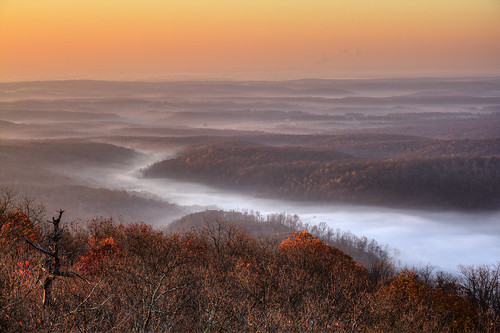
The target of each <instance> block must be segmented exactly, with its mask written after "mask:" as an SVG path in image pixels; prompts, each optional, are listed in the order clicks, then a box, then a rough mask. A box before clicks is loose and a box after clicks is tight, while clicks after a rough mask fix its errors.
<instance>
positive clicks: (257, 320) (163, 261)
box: [0, 205, 500, 332]
mask: <svg viewBox="0 0 500 333" xmlns="http://www.w3.org/2000/svg"><path fill="white" fill-rule="evenodd" d="M61 217H63V211H60V212H59V216H58V217H54V218H53V219H52V221H51V222H50V223H48V224H45V225H41V224H39V223H34V221H32V220H31V219H30V218H28V217H27V215H26V213H25V212H24V211H21V210H14V209H9V208H8V207H5V206H3V205H1V206H0V230H1V231H0V241H1V243H2V246H1V247H0V258H1V260H0V330H1V331H2V332H17V331H38V332H54V331H73V332H74V331H86V332H102V331H114V330H116V331H122V332H124V331H127V332H179V331H186V332H298V331H302V332H320V331H332V332H353V331H362V332H497V331H498V330H499V329H500V307H499V306H498V305H499V304H500V303H499V296H500V292H499V291H500V289H499V285H500V281H499V274H500V266H491V267H490V266H480V267H474V266H469V267H464V269H463V270H462V276H460V277H453V276H448V275H445V274H441V275H439V276H438V277H437V278H435V279H432V280H429V279H425V280H424V279H422V278H421V277H420V275H419V273H418V272H414V271H411V270H403V271H401V272H399V273H397V274H395V275H393V276H390V277H387V278H386V277H382V276H380V275H379V276H376V275H373V274H370V272H369V271H368V270H367V269H366V268H364V267H363V266H361V265H359V264H358V263H356V262H355V261H354V260H353V259H352V258H351V257H350V256H349V255H347V254H345V253H343V252H342V251H340V250H339V249H337V248H335V247H332V246H329V245H327V244H325V243H324V242H323V241H321V240H320V239H319V238H318V237H315V236H313V235H312V234H310V233H309V232H306V231H302V232H298V231H297V232H294V233H293V234H291V235H290V236H289V237H288V238H287V239H285V240H283V241H282V242H279V241H276V240H275V239H273V238H261V239H256V238H254V237H251V236H249V235H248V234H246V233H245V232H243V231H241V230H240V229H238V228H237V227H235V226H234V225H231V224H230V223H229V221H224V220H220V219H219V220H214V221H210V222H208V223H207V224H205V225H204V226H203V227H201V228H199V229H198V230H192V231H188V232H185V233H166V232H162V231H160V230H156V229H153V228H152V227H151V226H149V225H146V224H130V225H123V224H116V223H114V222H113V221H112V220H109V219H94V220H92V221H89V223H88V224H86V225H85V226H81V225H80V226H78V225H71V224H70V225H64V222H61ZM51 224H52V226H51Z"/></svg>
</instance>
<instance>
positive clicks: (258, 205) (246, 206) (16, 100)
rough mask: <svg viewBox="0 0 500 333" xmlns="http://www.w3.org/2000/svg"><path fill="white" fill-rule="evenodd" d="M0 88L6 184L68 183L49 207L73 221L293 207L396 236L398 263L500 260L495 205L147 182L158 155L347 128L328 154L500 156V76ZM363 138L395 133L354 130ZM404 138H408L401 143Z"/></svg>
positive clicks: (312, 219)
mask: <svg viewBox="0 0 500 333" xmlns="http://www.w3.org/2000/svg"><path fill="white" fill-rule="evenodd" d="M0 92H1V94H0V158H1V159H2V164H1V165H0V185H1V186H12V187H16V188H21V189H23V190H24V189H29V190H33V189H36V191H34V193H36V194H37V195H39V196H40V198H41V199H46V198H48V197H50V196H51V195H52V194H53V193H57V192H59V191H60V190H61V187H57V186H72V187H71V190H67V192H64V193H69V194H70V195H65V194H61V195H60V196H59V197H54V196H52V201H51V204H54V205H55V204H56V203H58V201H59V202H62V203H63V204H64V205H68V207H60V206H55V207H48V209H49V210H50V209H59V208H64V209H66V210H67V212H68V213H67V215H65V216H72V215H71V213H72V211H73V212H74V211H76V210H77V209H76V208H78V214H77V213H75V214H74V215H73V216H75V217H78V218H81V219H85V218H90V217H92V215H95V214H103V215H106V214H111V213H110V210H113V212H114V214H116V215H114V216H122V214H123V216H131V217H132V218H133V219H141V220H144V221H145V222H149V223H155V224H158V225H163V224H166V223H169V222H170V221H172V219H174V218H178V217H180V216H182V215H183V214H187V213H189V212H195V211H200V210H204V209H207V208H212V209H213V208H217V209H224V210H238V211H258V212H260V213H263V214H269V213H290V214H297V215H298V216H299V217H300V218H301V220H302V221H303V222H307V223H311V224H317V223H320V222H326V223H327V224H328V225H329V226H330V227H331V228H333V229H337V228H339V229H341V230H342V231H351V232H352V233H354V234H356V235H358V236H366V237H368V238H373V239H375V240H376V241H377V242H378V243H381V244H387V245H388V246H389V247H390V248H391V249H393V255H394V256H395V258H396V260H399V261H400V264H401V265H409V266H413V265H415V266H422V265H427V264H431V265H437V266H439V268H440V269H443V270H448V271H452V272H454V271H455V270H456V267H457V265H458V264H492V263H495V262H496V261H498V260H499V259H500V223H498V221H500V204H499V205H498V207H497V209H496V210H490V211H487V212H479V211H462V210H451V209H449V208H440V209H436V208H433V209H426V208H425V207H421V208H420V207H419V209H403V208H387V207H378V206H366V205H354V204H321V203H318V202H307V201H305V200H303V201H301V202H292V201H286V200H276V199H274V198H273V197H269V196H268V197H256V196H255V195H254V194H249V193H248V192H245V189H244V188H239V189H236V190H234V191H233V190H228V189H227V188H228V187H227V186H226V187H223V185H222V184H221V185H220V187H219V186H207V185H204V184H202V183H201V182H198V183H196V182H188V181H185V178H184V180H180V179H181V178H176V179H173V178H172V177H170V178H169V177H164V178H161V179H149V178H144V177H142V176H141V169H144V168H147V167H148V166H150V165H151V164H152V163H154V162H157V161H161V160H163V159H166V158H172V157H174V156H176V154H179V153H182V152H183V150H184V149H185V148H187V147H190V146H193V145H203V144H208V143H210V142H221V141H222V140H223V139H224V138H226V139H227V140H228V141H227V142H230V143H231V142H237V140H240V141H244V142H253V144H260V145H266V144H268V145H275V146H301V145H303V146H304V147H315V148H318V147H317V146H315V145H314V144H315V143H314V139H311V138H310V137H307V136H316V135H318V134H320V135H323V137H321V138H320V139H321V140H323V139H325V137H324V136H332V137H334V136H339V137H341V136H342V135H349V137H347V138H346V140H344V141H343V140H339V141H335V140H333V139H332V137H330V138H329V139H328V138H327V139H328V140H330V139H331V140H330V141H328V140H326V141H325V142H324V143H323V146H322V147H320V148H323V149H330V148H331V147H329V145H330V144H332V145H335V147H333V148H335V149H338V150H340V151H342V149H344V150H343V151H344V152H347V153H349V154H353V158H374V159H375V158H406V157H415V156H421V155H418V154H421V153H422V151H423V152H425V153H426V154H427V155H425V156H431V157H436V156H441V155H443V154H449V155H453V154H455V155H456V154H462V155H465V156H467V157H471V156H476V155H477V156H480V157H484V158H491V157H493V158H498V157H499V156H500V139H499V133H500V131H499V129H500V116H499V115H500V79H499V78H470V79H466V78H458V79H438V78H436V79H425V78H422V79H386V80H385V79H384V80H340V79H339V80H296V81H284V82H244V81H242V82H158V83H146V82H142V83H141V82H98V81H61V82H57V81H56V82H19V83H3V84H2V85H1V86H0ZM367 134H368V135H372V137H376V136H377V135H382V140H386V141H383V142H382V144H381V145H378V143H375V144H374V143H373V142H361V141H362V140H359V137H356V136H360V135H361V136H362V135H367ZM383 135H386V137H383ZM389 135H394V136H396V138H394V137H389ZM409 136H414V137H412V138H411V140H412V141H411V143H409V142H410V141H404V142H403V143H402V144H399V143H398V144H394V145H392V143H393V142H395V141H391V140H396V139H397V140H399V139H398V138H406V139H407V138H408V137H409ZM365 138H366V137H365ZM370 138H371V137H370ZM384 138H385V139H384ZM14 139H15V140H14ZM42 139H43V140H42ZM306 139H308V140H312V141H310V142H307V143H306V142H303V141H304V140H306ZM406 139H405V140H406ZM470 139H475V140H476V141H474V142H472V143H471V141H470ZM231 140H233V141H231ZM321 140H320V141H321ZM356 140H358V141H356ZM433 140H434V141H433ZM440 140H441V141H440ZM460 140H462V141H460ZM331 142H335V143H331ZM339 142H340V143H339ZM457 142H458V144H457ZM75 143H82V145H81V146H78V145H76V144H75ZM386 143H387V144H386ZM309 144H311V146H308V145H309ZM317 144H319V143H317ZM370 144H371V145H370ZM412 144H413V145H414V146H412ZM430 145H434V146H430ZM325 147H326V148H325ZM429 147H431V148H432V149H431V148H429ZM436 147H437V148H436ZM443 147H444V148H443ZM125 148H126V149H125ZM412 149H413V150H412ZM419 149H420V150H419ZM447 149H448V150H447ZM432 154H434V155H432ZM453 156H454V155H453ZM497 171H498V170H497ZM108 190H111V192H106V191H108ZM120 191H121V192H120ZM123 191H125V192H123ZM124 193H126V194H131V195H130V196H127V195H124ZM63 199H65V200H64V201H63ZM173 204H175V205H173ZM89 205H92V207H91V206H89ZM124 206H127V207H124ZM138 207H142V210H141V209H139V208H138ZM104 208H108V209H104ZM125 208H127V209H125ZM85 213H87V214H88V215H89V216H86V215H84V214H85ZM134 213H135V214H134ZM143 214H146V215H144V216H142V215H143Z"/></svg>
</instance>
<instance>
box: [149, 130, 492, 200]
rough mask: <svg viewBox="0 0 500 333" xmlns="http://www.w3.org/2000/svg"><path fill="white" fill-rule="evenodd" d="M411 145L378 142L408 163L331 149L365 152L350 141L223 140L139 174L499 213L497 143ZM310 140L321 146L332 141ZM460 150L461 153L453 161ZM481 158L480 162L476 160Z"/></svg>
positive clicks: (305, 196)
mask: <svg viewBox="0 0 500 333" xmlns="http://www.w3.org/2000/svg"><path fill="white" fill-rule="evenodd" d="M414 141H415V139H406V140H397V141H384V142H381V141H379V142H378V145H377V147H378V151H381V152H383V151H395V150H400V151H401V150H405V151H407V153H406V154H404V155H407V156H408V157H399V158H362V157H354V154H355V153H353V154H352V155H351V154H347V153H345V152H341V151H337V150H335V149H337V148H338V149H339V150H342V149H346V147H347V145H351V146H352V147H351V148H350V151H351V152H352V151H353V150H355V149H357V151H358V153H359V151H360V149H367V148H366V145H369V147H370V144H369V143H366V142H363V143H356V142H352V141H351V142H347V143H344V144H343V145H331V146H330V148H329V149H326V148H305V147H290V146H287V147H271V146H265V145H251V144H242V143H241V142H239V141H238V142H236V143H233V141H228V142H224V143H215V144H207V145H199V146H194V147H192V148H189V149H186V150H185V151H184V152H183V153H181V154H179V155H178V156H177V157H176V158H173V159H169V160H164V161H161V162H157V163H155V164H153V165H151V166H150V167H148V168H147V169H145V170H143V174H144V176H145V177H153V178H161V177H167V178H179V179H184V180H189V181H198V182H204V183H207V184H210V185H214V186H223V187H227V188H231V189H237V190H238V189H239V190H245V191H251V192H254V193H256V194H258V195H264V196H267V197H278V198H286V199H292V200H307V201H320V202H350V203H360V204H374V205H389V206H403V207H434V208H455V209H456V208H458V209H498V208H499V207H500V188H499V187H498V186H495V185H494V184H499V183H500V160H499V158H498V157H496V155H497V154H498V148H497V146H498V142H499V140H498V139H492V140H486V141H490V142H489V144H484V145H483V144H481V147H489V148H483V149H478V150H475V149H474V147H476V146H477V145H478V143H477V142H475V141H474V140H470V141H462V142H459V143H457V142H455V141H439V142H436V141H435V140H430V142H429V141H428V140H420V141H418V142H417V143H415V142H414ZM313 142H314V145H316V146H318V145H322V146H323V147H325V146H327V145H328V144H327V143H328V142H331V140H328V139H325V138H322V139H320V140H316V141H313ZM325 142H326V143H325ZM482 143H483V142H482ZM306 145H311V143H307V144H306ZM346 150H349V149H346ZM408 151H409V152H408ZM459 151H464V154H458V155H456V154H455V153H456V152H459ZM375 152H376V151H375ZM467 152H470V154H467ZM473 152H474V154H472V153H473ZM372 153H373V152H372ZM482 153H483V154H484V155H485V156H484V157H481V156H478V155H479V154H482ZM490 154H491V155H490ZM429 155H430V156H431V157H429Z"/></svg>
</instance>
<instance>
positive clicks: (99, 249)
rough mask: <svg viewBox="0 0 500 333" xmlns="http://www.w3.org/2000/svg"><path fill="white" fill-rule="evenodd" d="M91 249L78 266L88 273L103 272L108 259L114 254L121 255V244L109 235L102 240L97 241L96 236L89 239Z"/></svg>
mask: <svg viewBox="0 0 500 333" xmlns="http://www.w3.org/2000/svg"><path fill="white" fill-rule="evenodd" d="M89 244H90V249H89V251H88V252H87V255H86V256H84V257H82V259H81V260H80V262H79V263H78V266H79V267H80V269H81V270H83V271H85V272H87V273H91V274H92V273H93V274H97V273H102V272H103V270H104V269H105V263H106V259H107V258H109V257H112V256H117V255H120V253H121V250H122V248H121V246H120V244H118V243H117V242H116V241H115V240H114V239H113V237H108V238H105V239H102V240H100V241H96V240H95V238H94V237H90V240H89Z"/></svg>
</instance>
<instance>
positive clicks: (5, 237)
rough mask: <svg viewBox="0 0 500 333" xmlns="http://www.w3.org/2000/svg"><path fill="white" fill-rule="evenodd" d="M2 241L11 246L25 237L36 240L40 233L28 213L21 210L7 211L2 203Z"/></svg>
mask: <svg viewBox="0 0 500 333" xmlns="http://www.w3.org/2000/svg"><path fill="white" fill-rule="evenodd" d="M0 212H1V213H0V243H1V244H2V246H5V247H7V246H9V245H11V244H12V243H14V242H16V241H18V240H19V239H22V238H24V237H26V238H28V239H30V240H36V238H37V236H38V233H37V230H36V228H35V226H34V224H33V221H31V220H30V219H29V218H28V216H27V215H26V213H25V212H24V211H21V210H10V211H8V212H5V210H4V209H3V206H2V205H0Z"/></svg>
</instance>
